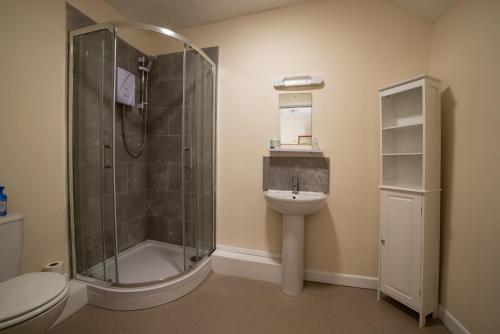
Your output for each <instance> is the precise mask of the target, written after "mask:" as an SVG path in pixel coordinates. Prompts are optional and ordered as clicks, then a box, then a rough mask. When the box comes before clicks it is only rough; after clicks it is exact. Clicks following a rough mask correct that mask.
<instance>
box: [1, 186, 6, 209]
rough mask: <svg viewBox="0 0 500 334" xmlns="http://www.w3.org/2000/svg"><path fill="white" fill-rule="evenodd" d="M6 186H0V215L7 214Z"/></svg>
mask: <svg viewBox="0 0 500 334" xmlns="http://www.w3.org/2000/svg"><path fill="white" fill-rule="evenodd" d="M4 189H5V187H1V186H0V216H5V215H6V214H7V195H5V194H4V193H3V190H4Z"/></svg>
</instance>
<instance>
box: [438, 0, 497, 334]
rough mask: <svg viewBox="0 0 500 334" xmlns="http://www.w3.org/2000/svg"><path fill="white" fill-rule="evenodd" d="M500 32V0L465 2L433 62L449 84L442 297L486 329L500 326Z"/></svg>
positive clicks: (442, 30)
mask: <svg viewBox="0 0 500 334" xmlns="http://www.w3.org/2000/svg"><path fill="white" fill-rule="evenodd" d="M499 33H500V2H499V1H484V0H479V1H461V2H460V3H459V4H457V5H456V6H454V7H453V8H452V10H451V11H450V12H449V13H447V15H446V16H444V17H443V18H442V19H440V20H439V21H438V22H437V23H436V24H435V26H434V29H433V35H432V45H431V53H430V64H429V66H430V72H431V73H432V74H433V75H436V76H437V77H438V78H441V79H442V80H443V83H442V88H443V90H444V92H443V94H442V106H443V107H442V119H443V136H442V137H443V159H442V161H443V163H442V165H443V173H442V174H443V182H442V183H443V206H442V210H443V214H442V254H441V259H442V266H441V269H442V270H441V303H442V304H443V305H444V306H445V307H446V308H447V309H448V310H449V311H450V312H451V313H452V314H453V315H455V316H456V317H457V318H458V319H460V321H461V322H462V323H463V324H464V325H465V326H466V327H467V328H468V329H469V330H470V331H471V332H472V333H478V334H479V333H496V332H498V330H499V328H500V317H499V315H500V311H499V309H498V306H499V303H500V148H499V145H500V135H499V133H500V132H499V126H500V95H499V92H500V39H499Z"/></svg>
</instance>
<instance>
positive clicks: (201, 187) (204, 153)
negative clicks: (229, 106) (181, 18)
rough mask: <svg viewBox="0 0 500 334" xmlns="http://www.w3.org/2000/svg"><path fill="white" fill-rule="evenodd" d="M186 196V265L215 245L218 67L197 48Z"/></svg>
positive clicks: (191, 64) (189, 105)
mask: <svg viewBox="0 0 500 334" xmlns="http://www.w3.org/2000/svg"><path fill="white" fill-rule="evenodd" d="M184 122H185V127H184V129H185V133H184V142H185V145H184V155H185V157H184V199H185V218H186V219H185V229H186V230H185V238H186V265H187V267H188V268H189V267H191V266H193V265H194V264H195V263H196V262H197V261H199V260H201V259H202V258H204V257H205V256H207V255H208V254H210V252H211V251H212V250H213V249H214V246H215V245H214V214H215V212H214V167H215V166H214V156H215V152H214V150H215V142H214V134H215V132H214V130H215V123H214V122H215V117H214V70H213V67H212V65H211V64H210V63H209V62H208V61H206V60H205V58H203V57H202V56H201V55H200V54H199V53H198V52H197V51H195V50H188V51H187V52H186V89H185V120H184Z"/></svg>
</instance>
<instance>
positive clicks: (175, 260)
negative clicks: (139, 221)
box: [88, 240, 195, 284]
mask: <svg viewBox="0 0 500 334" xmlns="http://www.w3.org/2000/svg"><path fill="white" fill-rule="evenodd" d="M194 254H195V249H194V248H188V247H186V257H187V265H188V266H189V265H190V264H191V262H190V260H189V258H190V257H191V256H192V255H194ZM183 268H184V256H183V247H182V246H179V245H174V244H169V243H164V242H160V241H155V240H146V241H143V242H141V243H140V244H137V245H135V246H133V247H131V248H129V249H127V250H125V251H123V252H121V253H120V254H119V255H118V278H119V282H120V283H122V284H131V283H146V282H153V281H158V280H163V279H166V278H169V277H172V276H175V275H178V274H181V273H182V272H183ZM88 273H89V274H91V275H92V276H93V277H95V278H102V277H104V274H103V265H102V264H98V265H95V266H94V267H92V268H90V269H89V271H88ZM114 273H115V260H114V258H113V259H109V260H106V278H112V280H113V282H116V277H115V275H114Z"/></svg>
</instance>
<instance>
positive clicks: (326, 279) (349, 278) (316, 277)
mask: <svg viewBox="0 0 500 334" xmlns="http://www.w3.org/2000/svg"><path fill="white" fill-rule="evenodd" d="M304 279H305V280H306V281H311V282H319V283H327V284H335V285H344V286H352V287H354V288H363V289H371V290H377V284H378V278H377V277H372V276H360V275H352V274H341V273H332V272H328V271H318V270H311V269H306V270H305V271H304Z"/></svg>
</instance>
